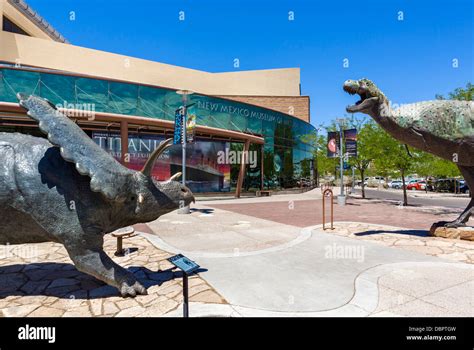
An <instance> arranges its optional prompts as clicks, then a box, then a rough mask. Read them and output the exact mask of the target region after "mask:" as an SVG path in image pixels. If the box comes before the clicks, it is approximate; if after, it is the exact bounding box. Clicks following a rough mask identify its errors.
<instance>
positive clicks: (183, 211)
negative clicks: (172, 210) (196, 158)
mask: <svg viewBox="0 0 474 350" xmlns="http://www.w3.org/2000/svg"><path fill="white" fill-rule="evenodd" d="M176 93H177V94H178V95H181V97H182V103H183V124H182V128H183V138H182V143H181V150H182V161H181V163H182V171H181V172H182V175H181V176H182V182H183V185H185V186H186V136H187V129H186V117H187V103H188V96H189V95H192V94H193V93H194V92H193V91H190V90H178V91H176ZM189 213H190V211H189V205H186V206H181V205H180V208H179V210H178V214H189Z"/></svg>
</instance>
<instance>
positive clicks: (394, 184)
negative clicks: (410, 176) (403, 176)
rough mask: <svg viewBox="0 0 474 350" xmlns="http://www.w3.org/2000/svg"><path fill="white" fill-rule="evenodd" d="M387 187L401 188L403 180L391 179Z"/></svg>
mask: <svg viewBox="0 0 474 350" xmlns="http://www.w3.org/2000/svg"><path fill="white" fill-rule="evenodd" d="M388 187H389V188H396V189H401V188H403V182H402V180H392V181H390V182H389V183H388Z"/></svg>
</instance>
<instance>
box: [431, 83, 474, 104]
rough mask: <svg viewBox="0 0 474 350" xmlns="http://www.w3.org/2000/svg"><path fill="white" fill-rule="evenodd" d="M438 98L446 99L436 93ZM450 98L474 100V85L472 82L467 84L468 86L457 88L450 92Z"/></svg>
mask: <svg viewBox="0 0 474 350" xmlns="http://www.w3.org/2000/svg"><path fill="white" fill-rule="evenodd" d="M436 99H438V100H444V99H445V98H444V96H443V95H436ZM448 99H449V100H461V101H473V100H474V85H472V84H471V83H470V82H469V83H467V84H466V88H465V89H463V88H457V89H455V90H454V91H452V92H450V93H448Z"/></svg>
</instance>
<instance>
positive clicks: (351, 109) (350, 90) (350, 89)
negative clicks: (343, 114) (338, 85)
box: [343, 85, 370, 112]
mask: <svg viewBox="0 0 474 350" xmlns="http://www.w3.org/2000/svg"><path fill="white" fill-rule="evenodd" d="M343 89H344V91H345V92H347V93H348V94H349V95H355V94H358V95H359V96H360V100H359V101H357V102H356V103H355V104H353V105H351V106H348V107H347V108H346V110H347V111H348V112H356V111H358V110H360V108H358V107H359V105H360V104H362V103H363V102H364V101H365V100H366V99H367V98H369V97H370V96H369V95H368V94H367V92H366V91H365V90H364V89H361V88H360V87H359V88H355V87H353V86H350V85H345V86H344V87H343Z"/></svg>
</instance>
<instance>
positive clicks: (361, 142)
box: [349, 121, 378, 198]
mask: <svg viewBox="0 0 474 350" xmlns="http://www.w3.org/2000/svg"><path fill="white" fill-rule="evenodd" d="M377 132H378V130H377V126H376V124H375V122H373V121H370V122H368V123H365V124H363V125H362V126H361V127H359V130H358V135H357V157H352V158H350V159H349V164H350V165H352V166H353V167H355V168H356V169H357V170H358V171H359V174H360V178H361V190H362V191H361V192H362V198H365V181H364V179H365V172H366V170H367V168H368V167H369V165H370V163H371V162H372V160H373V159H374V156H375V155H376V154H375V152H374V147H375V145H376V143H375V141H376V137H377V136H376V133H377Z"/></svg>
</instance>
